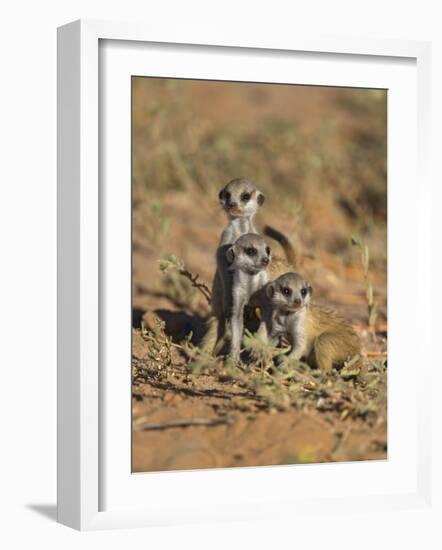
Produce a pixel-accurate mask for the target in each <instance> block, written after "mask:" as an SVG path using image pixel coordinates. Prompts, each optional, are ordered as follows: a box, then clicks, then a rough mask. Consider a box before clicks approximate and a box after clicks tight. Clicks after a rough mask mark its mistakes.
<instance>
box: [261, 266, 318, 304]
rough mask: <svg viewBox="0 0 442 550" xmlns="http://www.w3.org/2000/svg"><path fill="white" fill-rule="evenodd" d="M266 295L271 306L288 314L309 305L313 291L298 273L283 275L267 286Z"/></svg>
mask: <svg viewBox="0 0 442 550" xmlns="http://www.w3.org/2000/svg"><path fill="white" fill-rule="evenodd" d="M266 294H267V296H268V298H269V299H270V301H271V303H272V305H273V306H275V307H276V308H278V309H281V310H283V311H285V312H287V313H290V312H294V311H298V310H300V309H302V308H303V307H305V306H307V305H308V304H309V303H310V298H311V296H312V294H313V289H312V287H311V286H310V285H309V284H308V283H307V281H306V280H305V279H304V278H303V277H301V275H299V274H298V273H284V275H281V276H280V277H278V278H277V279H275V280H274V281H273V282H272V283H269V284H268V285H267V288H266Z"/></svg>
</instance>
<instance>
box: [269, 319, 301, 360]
mask: <svg viewBox="0 0 442 550" xmlns="http://www.w3.org/2000/svg"><path fill="white" fill-rule="evenodd" d="M306 329H307V323H306V312H305V311H304V310H303V311H299V312H297V313H295V314H289V315H287V314H285V313H283V312H276V314H275V315H274V317H273V322H272V337H273V338H277V337H285V338H288V339H289V340H290V343H291V344H292V346H293V347H302V348H304V351H305V353H306V354H307V353H308V352H309V349H308V348H309V339H308V335H307V330H306Z"/></svg>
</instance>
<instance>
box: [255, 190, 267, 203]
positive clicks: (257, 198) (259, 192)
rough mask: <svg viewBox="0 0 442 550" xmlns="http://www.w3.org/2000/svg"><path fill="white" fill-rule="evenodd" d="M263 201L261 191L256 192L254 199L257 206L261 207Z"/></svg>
mask: <svg viewBox="0 0 442 550" xmlns="http://www.w3.org/2000/svg"><path fill="white" fill-rule="evenodd" d="M264 201H265V197H264V195H263V194H262V193H261V191H258V196H257V197H256V202H257V203H258V205H259V206H262V205H263V204H264Z"/></svg>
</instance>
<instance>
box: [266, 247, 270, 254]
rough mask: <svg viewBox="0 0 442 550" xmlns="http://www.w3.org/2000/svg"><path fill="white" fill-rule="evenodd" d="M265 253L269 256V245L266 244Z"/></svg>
mask: <svg viewBox="0 0 442 550" xmlns="http://www.w3.org/2000/svg"><path fill="white" fill-rule="evenodd" d="M266 254H267V256H270V246H266Z"/></svg>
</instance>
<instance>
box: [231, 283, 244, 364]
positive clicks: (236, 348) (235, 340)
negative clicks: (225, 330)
mask: <svg viewBox="0 0 442 550" xmlns="http://www.w3.org/2000/svg"><path fill="white" fill-rule="evenodd" d="M244 306H245V300H244V297H243V296H242V295H239V293H235V295H234V296H233V306H232V315H231V318H230V331H231V347H230V355H231V357H232V358H233V359H235V360H237V359H239V355H240V352H241V341H242V336H243V332H244Z"/></svg>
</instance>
